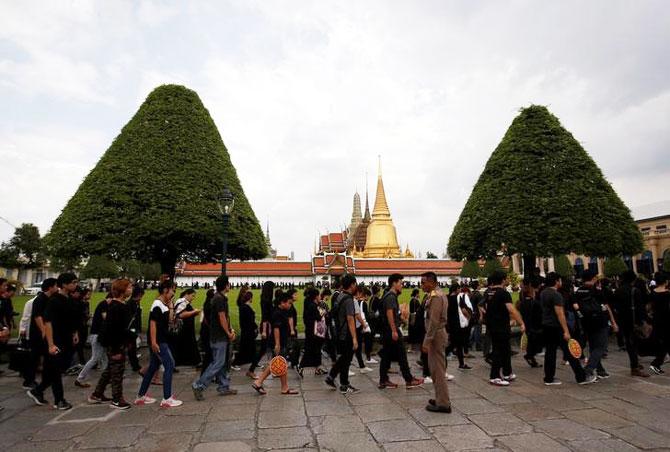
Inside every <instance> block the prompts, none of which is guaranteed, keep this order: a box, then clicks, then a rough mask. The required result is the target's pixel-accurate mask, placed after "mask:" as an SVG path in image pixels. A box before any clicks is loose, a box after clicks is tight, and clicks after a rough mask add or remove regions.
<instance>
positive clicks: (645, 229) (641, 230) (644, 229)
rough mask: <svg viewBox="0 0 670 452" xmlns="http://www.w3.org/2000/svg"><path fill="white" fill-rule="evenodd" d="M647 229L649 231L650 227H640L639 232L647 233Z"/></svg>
mask: <svg viewBox="0 0 670 452" xmlns="http://www.w3.org/2000/svg"><path fill="white" fill-rule="evenodd" d="M649 231H651V228H650V227H646V228H642V229H640V232H641V233H642V235H649Z"/></svg>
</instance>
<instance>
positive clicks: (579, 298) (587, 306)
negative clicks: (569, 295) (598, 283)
mask: <svg viewBox="0 0 670 452" xmlns="http://www.w3.org/2000/svg"><path fill="white" fill-rule="evenodd" d="M594 290H595V289H591V288H589V287H580V288H579V289H577V292H575V301H576V303H577V304H578V305H579V312H580V313H581V314H582V316H583V317H584V319H586V320H591V319H595V318H597V317H599V316H600V315H602V312H603V308H602V305H601V304H600V302H599V301H598V300H597V298H596V296H595V294H594V292H593V291H594Z"/></svg>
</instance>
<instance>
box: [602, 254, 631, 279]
mask: <svg viewBox="0 0 670 452" xmlns="http://www.w3.org/2000/svg"><path fill="white" fill-rule="evenodd" d="M626 270H628V266H627V265H626V262H624V260H623V259H622V258H621V256H614V257H608V258H607V259H605V265H604V268H603V271H604V273H605V276H607V277H608V278H614V277H616V276H619V275H621V274H622V273H623V272H625V271H626Z"/></svg>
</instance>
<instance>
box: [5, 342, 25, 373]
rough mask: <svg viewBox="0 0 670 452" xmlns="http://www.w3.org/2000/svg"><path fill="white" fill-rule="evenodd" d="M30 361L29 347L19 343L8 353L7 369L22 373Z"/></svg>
mask: <svg viewBox="0 0 670 452" xmlns="http://www.w3.org/2000/svg"><path fill="white" fill-rule="evenodd" d="M29 363H30V349H29V348H28V347H27V346H26V345H25V344H21V343H19V344H18V345H17V346H16V348H15V349H14V350H12V352H11V353H10V354H9V369H10V370H13V371H15V372H19V373H20V374H23V373H24V372H25V370H26V369H27V368H28V365H29Z"/></svg>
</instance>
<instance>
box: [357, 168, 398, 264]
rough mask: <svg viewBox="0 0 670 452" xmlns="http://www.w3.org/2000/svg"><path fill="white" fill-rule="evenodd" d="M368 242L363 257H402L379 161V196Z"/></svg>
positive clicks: (369, 228)
mask: <svg viewBox="0 0 670 452" xmlns="http://www.w3.org/2000/svg"><path fill="white" fill-rule="evenodd" d="M367 229H368V230H367V240H366V243H365V251H364V252H363V257H368V258H398V257H401V251H400V246H399V245H398V237H397V235H396V231H395V226H394V225H393V220H392V219H391V212H390V211H389V207H388V204H387V202H386V193H384V182H383V180H382V163H381V158H380V159H379V174H378V176H377V194H376V196H375V208H374V209H373V210H372V221H371V222H370V225H369V226H368V228H367Z"/></svg>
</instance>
